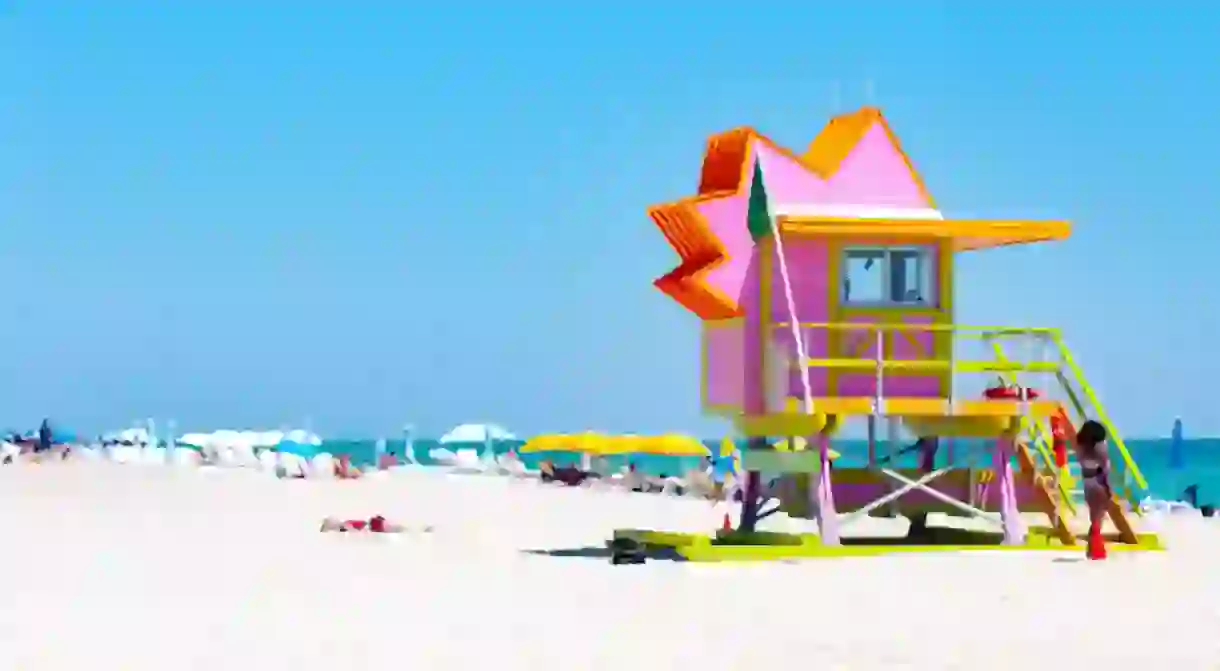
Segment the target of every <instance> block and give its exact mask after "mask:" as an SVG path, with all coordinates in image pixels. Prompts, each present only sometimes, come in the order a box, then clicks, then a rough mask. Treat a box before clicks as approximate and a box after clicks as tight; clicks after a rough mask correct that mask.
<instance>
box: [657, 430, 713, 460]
mask: <svg viewBox="0 0 1220 671" xmlns="http://www.w3.org/2000/svg"><path fill="white" fill-rule="evenodd" d="M644 447H645V448H646V450H645V451H646V452H647V453H648V454H657V455H664V456H667V457H707V456H711V451H710V450H708V449H707V446H706V445H704V444H703V443H702V442H700V441H699V440H698V439H695V438H691V437H690V436H683V435H680V434H676V433H671V434H666V435H664V436H657V437H656V438H651V439H648V440H646V441H645V442H644Z"/></svg>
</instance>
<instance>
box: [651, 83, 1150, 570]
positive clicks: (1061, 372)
mask: <svg viewBox="0 0 1220 671" xmlns="http://www.w3.org/2000/svg"><path fill="white" fill-rule="evenodd" d="M648 212H649V215H650V216H651V217H652V219H653V220H654V221H655V222H656V224H657V226H658V227H659V228H660V230H661V232H662V233H663V234H664V235H665V237H666V239H667V240H668V241H669V243H670V245H672V246H673V248H674V249H675V250H676V251H677V252H678V254H679V256H680V258H681V263H680V265H679V266H678V267H677V268H676V269H675V270H674V271H672V272H670V273H669V274H667V275H665V276H664V277H662V278H660V279H659V280H657V281H656V286H657V288H659V289H660V290H661V291H663V292H664V293H666V294H667V295H669V296H670V297H671V298H673V299H674V300H676V301H677V302H678V303H680V304H681V305H682V306H684V307H686V308H687V309H688V310H690V311H691V312H693V313H694V314H696V315H697V316H698V317H700V319H702V320H703V339H702V358H703V366H702V368H703V385H702V390H703V391H702V395H703V399H702V400H703V407H704V408H705V410H706V411H707V412H709V413H712V414H715V415H718V416H721V417H724V418H726V419H728V420H729V421H731V422H732V423H733V424H734V425H735V427H736V428H737V430H738V431H739V432H740V434H741V435H743V436H746V437H748V438H749V441H748V445H749V447H748V449H746V450H744V453H743V455H742V461H743V467H744V468H745V469H746V470H747V471H748V476H747V478H746V483H747V484H746V490H747V491H746V492H745V496H744V497H743V508H742V513H741V524H740V529H739V530H738V532H737V534H738V536H737V537H738V538H739V539H740V538H744V536H741V534H742V533H744V534H749V533H751V532H753V531H754V524H755V522H756V521H757V519H758V517H759V514H760V511H759V501H760V500H761V499H762V498H763V488H764V487H765V485H764V484H763V480H764V478H762V477H761V476H760V473H768V474H770V476H774V475H776V474H784V477H782V478H780V480H779V482H778V483H777V487H778V490H779V491H771V492H769V494H770V495H773V496H777V497H778V498H779V499H780V500H781V502H782V504H781V507H782V508H783V510H785V512H788V513H789V514H790V515H800V516H809V517H812V518H814V519H817V521H818V523H819V528H820V530H821V533H820V534H819V535H818V538H817V539H816V542H815V541H814V540H813V539H803V540H800V541H799V542H798V541H790V542H786V543H781V545H783V544H787V545H790V546H791V545H801V546H808V547H806V548H805V549H806V552H802V553H797V554H827V553H829V554H843V553H848V552H847V550H846V549H845V546H853V547H856V548H863V547H866V546H868V545H869V544H868V543H867V542H866V541H864V539H860V538H853V537H852V536H851V535H850V534H848V533H843V534H840V533H839V532H840V529H844V530H846V528H847V526H848V524H849V523H850V522H851V521H852V520H854V519H857V518H859V517H861V516H863V515H894V514H900V515H906V516H908V517H912V518H920V517H923V516H926V515H927V514H928V513H930V512H944V513H951V514H962V515H970V516H975V517H980V518H983V519H986V520H989V521H991V522H992V523H994V525H995V527H996V529H997V533H996V534H995V537H996V539H997V541H998V542H999V543H1001V544H1004V545H1009V546H1021V547H1027V546H1033V545H1039V546H1048V547H1049V546H1052V545H1053V546H1058V547H1062V546H1065V545H1066V546H1074V545H1076V544H1077V535H1076V533H1075V532H1074V530H1073V528H1072V513H1073V512H1074V510H1075V503H1074V501H1073V491H1072V485H1071V483H1070V482H1069V478H1067V477H1065V476H1064V474H1065V473H1066V470H1065V469H1063V468H1062V467H1061V465H1057V464H1056V463H1055V459H1054V458H1053V456H1052V453H1053V445H1054V443H1055V437H1053V436H1052V423H1053V422H1054V423H1057V424H1059V426H1061V427H1062V426H1066V427H1068V428H1069V430H1070V427H1072V426H1077V425H1078V424H1079V422H1080V421H1082V420H1083V419H1085V418H1093V419H1097V420H1099V421H1101V422H1102V423H1103V424H1104V425H1105V426H1106V427H1107V429H1108V431H1109V433H1110V435H1111V436H1112V438H1111V445H1112V453H1113V454H1112V459H1113V461H1114V469H1115V472H1114V475H1115V480H1116V481H1117V483H1118V484H1119V489H1120V491H1119V494H1120V495H1121V496H1119V497H1117V498H1116V500H1115V501H1114V502H1113V505H1112V506H1111V511H1110V512H1111V514H1110V517H1111V520H1112V523H1113V527H1114V529H1115V531H1116V537H1115V538H1114V540H1117V541H1120V542H1121V543H1122V544H1127V545H1129V546H1132V547H1135V546H1147V545H1148V544H1149V542H1153V543H1154V542H1155V541H1154V540H1153V541H1149V539H1148V538H1147V537H1142V536H1139V535H1137V534H1136V533H1135V530H1134V529H1133V527H1132V524H1131V522H1130V519H1129V514H1130V512H1129V511H1130V510H1132V509H1133V507H1132V506H1130V505H1129V502H1132V501H1134V500H1135V498H1136V496H1137V492H1139V491H1140V490H1142V489H1145V488H1146V487H1147V485H1146V483H1145V482H1144V479H1143V476H1142V475H1141V473H1140V471H1139V469H1138V467H1137V466H1136V464H1135V463H1134V461H1133V460H1132V459H1131V455H1130V454H1129V453H1128V451H1127V449H1126V446H1125V444H1124V443H1123V440H1122V437H1121V435H1120V434H1119V432H1118V431H1117V430H1116V428H1115V427H1114V425H1113V423H1112V422H1111V421H1110V420H1109V418H1108V417H1107V415H1106V413H1105V410H1104V409H1103V408H1102V406H1101V404H1100V402H1099V401H1098V399H1097V397H1096V395H1095V393H1094V391H1093V390H1092V388H1091V387H1090V386H1089V384H1088V382H1087V381H1086V380H1085V377H1084V375H1083V373H1082V372H1081V370H1080V368H1079V367H1078V366H1077V365H1076V363H1075V362H1074V360H1073V358H1072V355H1071V353H1070V352H1069V350H1068V348H1067V346H1066V345H1065V344H1064V342H1063V339H1062V338H1061V337H1060V335H1059V333H1058V331H1056V330H1055V329H1049V328H1010V327H973V326H964V325H961V324H958V323H957V322H956V321H955V319H954V302H953V297H954V282H955V273H954V260H955V258H956V255H957V254H958V253H960V252H972V251H976V250H983V249H988V248H992V247H998V246H1002V245H1015V244H1028V243H1037V242H1051V241H1056V240H1063V239H1065V238H1067V237H1068V235H1069V234H1070V232H1071V227H1070V225H1069V224H1068V223H1067V222H1065V221H1010V220H982V219H970V220H961V219H951V218H947V217H945V216H944V215H943V214H942V213H941V212H940V211H939V209H937V207H936V205H935V203H934V201H933V200H932V198H931V196H930V195H929V194H928V191H927V189H926V188H925V186H924V183H923V180H922V179H921V178H920V176H919V174H918V173H917V172H916V171H915V169H914V167H913V165H912V163H911V161H910V159H909V158H908V157H907V155H906V154H905V153H904V152H903V150H902V148H901V147H900V145H899V143H898V139H897V137H896V136H895V135H894V133H893V131H892V130H891V128H890V126H889V124H888V123H887V122H886V120H885V118H884V117H883V116H882V114H881V112H880V111H879V110H878V109H876V108H872V107H866V108H863V109H860V110H859V111H856V112H852V113H850V114H845V115H842V116H839V117H835V118H834V119H832V120H831V121H830V123H829V124H827V126H826V127H825V129H823V131H822V132H821V133H820V134H819V135H818V136H817V137H816V139H814V141H813V142H812V143H811V144H810V145H809V147H808V149H807V150H806V151H805V152H804V153H800V154H798V153H795V152H792V151H789V150H786V149H784V148H782V147H780V146H778V145H777V144H776V143H774V142H772V141H771V140H769V139H768V138H767V137H765V136H763V135H761V134H760V133H758V132H756V131H755V130H753V129H750V128H738V129H735V130H730V131H728V132H725V133H721V134H719V135H716V136H714V137H712V138H711V139H710V140H709V141H708V144H707V151H706V155H705V156H704V160H703V169H702V174H701V176H700V181H699V189H698V193H697V195H695V196H693V197H690V198H685V199H683V200H679V201H677V202H673V203H667V204H663V205H657V206H654V207H652V208H650V209H649V211H648ZM985 389H990V392H988V393H987V394H984V390H985ZM853 417H856V418H865V421H866V422H867V426H868V437H869V450H868V457H867V463H860V464H858V465H854V466H853V465H850V464H847V463H838V462H836V464H835V465H834V467H833V468H831V462H830V454H831V450H830V442H831V440H832V438H833V437H834V435H835V432H836V430H837V429H838V428H839V427H840V426H841V425H843V424H844V422H846V421H847V420H848V419H850V418H853ZM1059 422H1062V423H1061V424H1060V423H1059ZM903 429H905V430H906V431H909V433H910V434H911V439H914V438H915V437H920V438H924V439H925V440H934V441H938V444H939V446H940V447H939V450H938V451H939V456H940V458H941V459H942V460H943V461H944V462H946V463H945V464H944V465H942V466H938V467H930V468H923V469H903V468H898V467H897V466H896V465H895V464H896V462H897V460H896V458H895V448H896V447H898V444H899V443H898V435H899V432H900V431H901V430H903ZM882 433H884V434H886V438H887V439H886V440H884V441H883V440H882V439H881V434H882ZM1073 436H1074V433H1073V434H1072V436H1069V439H1070V437H1073ZM788 437H805V438H807V440H806V441H795V440H792V441H788V442H789V443H790V444H799V443H800V442H803V443H804V444H807V445H809V446H810V449H805V450H796V451H792V450H788V451H782V452H781V451H777V450H775V449H774V448H773V447H772V446H773V445H774V444H775V443H776V442H777V441H779V440H780V439H782V438H788ZM1058 437H1059V440H1060V441H1062V440H1063V435H1062V433H1060V434H1059V435H1058ZM908 442H909V441H908ZM981 443H985V445H986V447H985V448H982V449H986V450H987V451H988V452H989V453H988V454H987V455H986V456H987V459H986V460H981V459H979V458H978V452H979V449H980V448H979V445H980V444H981ZM968 445H973V446H974V449H973V450H970V449H966V446H968ZM1060 447H1061V445H1060ZM955 448H956V449H955ZM1069 452H1070V450H1069ZM967 453H971V454H973V455H974V459H973V460H971V459H967V458H965V457H964V456H963V455H965V454H967ZM844 462H846V460H844ZM1014 462H1015V468H1014V465H1013V464H1014ZM770 476H769V477H770ZM1029 511H1038V512H1040V513H1045V514H1046V516H1047V519H1048V520H1049V526H1048V527H1047V528H1045V529H1041V528H1038V527H1034V528H1032V529H1026V528H1025V526H1024V525H1023V524H1021V521H1020V517H1019V513H1020V512H1029ZM762 514H766V511H762ZM743 542H744V541H743ZM690 543H695V541H690ZM696 544H697V543H696ZM720 544H721V545H726V544H729V543H728V541H727V540H726V539H724V538H722V539H720ZM672 545H679V543H676V542H675V543H672ZM705 545H706V544H705ZM714 545H716V541H712V542H711V545H709V546H708V547H711V546H714ZM815 545H816V548H815V547H814V546H815ZM835 548H838V549H837V550H835ZM687 549H688V550H690V552H689V555H688V556H689V557H693V556H694V555H698V554H700V553H703V554H706V552H705V550H706V548H705V549H704V550H697V549H691V548H689V547H688V548H687ZM873 549H874V550H875V549H877V548H876V547H874V548H873ZM680 551H681V550H680ZM707 551H708V552H710V550H707ZM743 552H744V550H743V551H741V552H738V554H737V555H736V556H741V557H744V555H743V554H742V553H743ZM788 556H791V554H789V555H788Z"/></svg>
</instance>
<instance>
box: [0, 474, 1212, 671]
mask: <svg viewBox="0 0 1220 671" xmlns="http://www.w3.org/2000/svg"><path fill="white" fill-rule="evenodd" d="M376 513H382V514H384V515H386V516H387V517H389V518H391V519H392V520H395V521H399V522H401V523H404V524H408V525H423V524H430V525H434V526H435V531H434V532H433V533H431V534H423V533H418V534H404V535H402V536H391V535H385V536H378V535H341V534H321V533H319V532H318V524H319V522H320V521H321V519H322V518H323V517H325V516H328V515H329V516H338V517H344V518H347V517H368V516H370V515H373V514H376ZM720 514H721V513H720V512H718V511H716V510H714V509H713V508H712V507H711V505H710V504H708V503H706V502H700V501H694V500H683V499H677V498H670V497H664V496H650V495H641V494H630V493H626V492H612V491H611V492H606V491H588V490H579V489H568V488H562V487H550V486H543V485H540V484H538V483H535V482H529V481H512V480H506V479H499V478H491V477H479V476H447V475H445V474H443V473H440V472H437V471H423V470H417V471H410V472H397V473H390V474H382V477H380V478H372V479H367V480H364V481H360V482H341V481H277V480H274V479H269V478H268V477H267V476H265V475H261V474H258V473H255V472H247V471H212V472H207V471H196V470H179V469H173V468H165V467H141V466H119V465H114V464H106V463H72V462H67V463H62V464H47V465H41V466H33V465H18V466H10V467H6V468H2V469H0V526H2V528H3V529H4V530H5V535H6V539H5V542H4V549H3V552H2V553H0V570H2V572H3V573H2V575H3V576H4V578H5V580H6V582H7V586H6V589H4V590H3V591H2V592H0V599H3V601H2V603H0V668H2V669H17V670H21V671H27V670H28V671H34V670H41V669H47V670H55V669H82V670H83V669H89V670H90V671H104V670H108V669H116V670H117V669H122V670H125V671H135V670H140V669H158V670H159V671H165V670H167V669H175V670H177V669H182V670H188V669H237V668H248V669H259V670H260V671H272V670H275V669H302V670H307V669H327V670H334V669H395V670H399V671H401V670H403V669H539V670H541V669H569V670H571V669H576V670H590V671H592V670H597V669H625V668H635V669H659V670H669V669H673V670H686V669H699V670H700V671H713V670H718V669H743V670H745V669H750V670H758V669H767V668H772V669H778V668H807V669H819V670H822V669H826V670H830V669H865V670H868V669H928V670H934V669H983V668H987V669H1022V670H1023V671H1024V670H1028V669H1031V668H1034V666H1038V667H1040V668H1048V669H1087V668H1103V667H1104V668H1107V669H1110V670H1111V671H1115V670H1118V669H1149V668H1164V669H1170V668H1172V669H1175V670H1176V671H1188V670H1191V669H1217V668H1220V637H1217V636H1216V633H1217V632H1220V570H1218V569H1217V560H1220V523H1217V521H1215V520H1203V519H1199V518H1164V519H1162V520H1160V522H1159V524H1158V525H1157V526H1158V528H1159V530H1160V531H1161V532H1162V534H1163V537H1164V539H1165V541H1166V542H1167V543H1168V544H1169V545H1170V551H1168V552H1164V553H1140V554H1135V553H1132V554H1120V553H1113V554H1111V559H1109V560H1107V561H1105V562H1085V561H1083V560H1082V557H1081V556H1080V554H1082V553H1071V554H1054V553H1012V552H1003V553H1001V552H994V553H985V552H978V553H961V554H943V555H918V556H913V555H907V556H889V557H884V556H883V557H873V558H864V559H846V560H821V561H809V562H801V563H772V564H736V565H734V564H718V565H707V564H703V565H699V564H679V563H673V562H665V561H652V562H649V563H648V564H646V565H643V566H611V565H610V564H609V562H608V561H607V560H606V559H605V558H604V557H602V558H585V557H555V556H548V555H544V554H531V553H529V552H527V550H531V549H533V550H557V549H563V548H580V547H586V546H594V547H599V546H601V545H602V544H603V543H604V541H605V539H606V538H607V537H608V534H609V533H610V531H611V530H612V529H614V528H616V527H653V528H668V529H674V530H690V531H711V530H712V529H714V528H715V527H716V526H718V524H719V520H720ZM886 523H890V522H889V521H887V520H879V521H875V522H874V521H870V524H886ZM1149 523H1150V524H1151V523H1152V522H1149ZM776 524H778V525H780V526H781V527H782V526H783V525H784V524H791V523H789V522H785V521H784V520H779V521H778V522H776Z"/></svg>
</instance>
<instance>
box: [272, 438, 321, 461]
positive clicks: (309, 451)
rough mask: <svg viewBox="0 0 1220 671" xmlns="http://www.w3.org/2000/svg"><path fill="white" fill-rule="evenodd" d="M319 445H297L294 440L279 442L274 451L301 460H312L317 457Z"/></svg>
mask: <svg viewBox="0 0 1220 671" xmlns="http://www.w3.org/2000/svg"><path fill="white" fill-rule="evenodd" d="M320 448H321V446H320V445H308V444H306V443H298V442H297V441H295V440H281V441H280V442H279V443H277V444H276V446H275V451H276V452H280V453H282V454H294V455H296V456H298V457H301V458H302V459H313V458H314V457H315V456H317V455H318V450H319V449H320Z"/></svg>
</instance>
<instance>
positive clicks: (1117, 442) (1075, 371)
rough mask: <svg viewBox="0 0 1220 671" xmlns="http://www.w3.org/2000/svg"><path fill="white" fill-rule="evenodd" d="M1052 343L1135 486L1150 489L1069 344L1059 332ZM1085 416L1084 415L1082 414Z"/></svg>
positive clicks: (1052, 339) (1132, 499)
mask: <svg viewBox="0 0 1220 671" xmlns="http://www.w3.org/2000/svg"><path fill="white" fill-rule="evenodd" d="M1050 336H1051V341H1052V342H1054V343H1055V345H1056V346H1057V347H1058V348H1059V356H1060V357H1062V359H1063V363H1064V364H1065V365H1067V367H1068V370H1070V371H1071V372H1072V377H1074V378H1075V379H1076V384H1077V385H1079V387H1080V391H1081V392H1082V393H1083V394H1084V397H1085V400H1087V401H1088V402H1089V405H1090V406H1092V408H1093V413H1094V415H1095V419H1096V420H1097V421H1098V422H1101V425H1102V426H1104V427H1106V433H1108V434H1109V435H1110V442H1111V444H1113V445H1114V447H1116V448H1118V453H1119V454H1120V455H1121V456H1122V458H1123V466H1124V467H1125V468H1126V469H1127V473H1128V474H1130V476H1131V478H1132V479H1133V480H1134V481H1135V485H1136V486H1137V487H1138V488H1139V489H1141V490H1147V489H1148V481H1147V480H1146V479H1144V474H1143V472H1141V471H1140V468H1139V466H1137V465H1136V463H1135V460H1134V459H1133V458H1131V452H1130V451H1129V450H1128V449H1127V443H1126V442H1125V441H1124V440H1123V437H1122V435H1120V434H1119V433H1118V431H1117V430H1115V428H1114V423H1113V422H1112V421H1110V417H1109V415H1107V414H1106V410H1105V408H1103V407H1102V405H1101V401H1100V400H1098V398H1097V394H1096V393H1094V392H1093V388H1092V387H1091V386H1089V383H1088V381H1087V380H1086V379H1085V377H1084V371H1083V370H1081V369H1080V366H1079V365H1078V364H1077V363H1076V359H1075V358H1073V357H1072V353H1071V351H1070V350H1068V347H1067V344H1066V343H1065V342H1063V337H1062V336H1061V335H1060V334H1059V333H1058V332H1052V333H1051V334H1050ZM1081 409H1083V408H1081ZM1082 414H1083V413H1082ZM1127 489H1128V491H1127V500H1128V501H1131V502H1132V503H1135V500H1134V497H1133V496H1132V493H1131V491H1130V488H1129V487H1128V488H1127Z"/></svg>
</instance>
